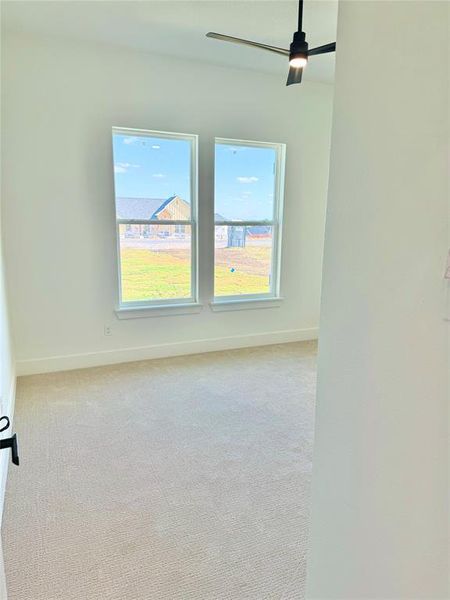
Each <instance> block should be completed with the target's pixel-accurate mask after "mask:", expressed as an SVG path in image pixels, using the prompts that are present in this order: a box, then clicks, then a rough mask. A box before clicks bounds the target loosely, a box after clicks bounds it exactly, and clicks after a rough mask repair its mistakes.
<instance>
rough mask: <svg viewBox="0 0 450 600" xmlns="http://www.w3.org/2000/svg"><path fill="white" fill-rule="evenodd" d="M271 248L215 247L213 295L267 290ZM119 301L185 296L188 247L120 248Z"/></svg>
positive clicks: (187, 274)
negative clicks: (157, 248)
mask: <svg viewBox="0 0 450 600" xmlns="http://www.w3.org/2000/svg"><path fill="white" fill-rule="evenodd" d="M270 252H271V249H270V247H267V246H253V247H252V246H247V247H246V248H219V249H217V250H216V272H215V281H214V286H215V295H216V296H226V295H232V294H258V293H265V292H268V291H269V277H268V274H269V272H270ZM121 268H122V300H123V302H133V301H137V300H148V299H154V300H156V299H159V298H161V299H163V298H165V299H166V298H188V297H189V296H190V278H191V269H190V262H189V251H188V250H161V251H157V252H154V251H151V250H147V249H142V248H126V247H125V248H122V251H121Z"/></svg>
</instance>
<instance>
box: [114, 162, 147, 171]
mask: <svg viewBox="0 0 450 600" xmlns="http://www.w3.org/2000/svg"><path fill="white" fill-rule="evenodd" d="M140 166H141V165H135V164H133V163H123V162H120V163H116V164H115V165H114V173H126V172H127V171H128V169H131V168H133V169H139V168H140Z"/></svg>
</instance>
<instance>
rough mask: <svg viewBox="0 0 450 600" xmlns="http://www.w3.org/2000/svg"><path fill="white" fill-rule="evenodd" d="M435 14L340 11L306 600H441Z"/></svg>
mask: <svg viewBox="0 0 450 600" xmlns="http://www.w3.org/2000/svg"><path fill="white" fill-rule="evenodd" d="M448 7H449V5H448V4H447V3H446V2H407V1H405V2H397V1H393V2H388V1H386V2H359V1H356V2H347V1H344V2H341V5H340V15H339V23H338V53H337V71H336V84H335V104H334V115H335V118H334V124H333V133H332V150H331V165H330V185H329V196H328V210H327V222H326V233H325V253H324V273H323V294H322V315H321V321H320V339H319V373H318V399H317V416H316V449H315V458H314V475H313V480H314V482H313V499H312V530H311V552H310V560H309V575H308V592H307V598H309V599H313V598H316V599H317V598H320V599H325V598H326V599H331V598H340V599H344V598H345V599H346V600H351V599H356V598H357V599H358V600H359V599H361V598H366V599H368V598H371V599H376V600H387V599H390V600H393V599H400V598H403V599H409V600H411V599H413V598H427V599H428V600H430V599H432V598H448V597H449V590H448V587H447V585H448V584H447V573H448V562H447V558H448V557H447V551H448V546H447V543H448V537H447V534H448V523H449V518H448V517H449V515H448V494H447V476H448V462H447V461H448V453H447V439H448V438H447V436H448V407H447V399H448V388H447V368H448V363H447V362H446V356H447V348H446V333H447V329H448V322H445V321H444V314H445V285H446V284H444V282H443V280H442V277H443V272H444V265H445V258H446V254H447V248H448V207H447V202H448V164H447V158H448V135H449V130H448V83H449V80H448V59H449V52H448V29H447V25H448V24H447V11H448Z"/></svg>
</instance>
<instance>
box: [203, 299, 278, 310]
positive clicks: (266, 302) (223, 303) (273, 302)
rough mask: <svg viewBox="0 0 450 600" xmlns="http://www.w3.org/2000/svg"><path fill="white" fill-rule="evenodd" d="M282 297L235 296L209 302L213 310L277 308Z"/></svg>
mask: <svg viewBox="0 0 450 600" xmlns="http://www.w3.org/2000/svg"><path fill="white" fill-rule="evenodd" d="M282 302H283V298H281V297H276V298H247V299H244V298H236V299H234V298H233V299H227V300H214V302H210V304H209V305H210V307H211V310H212V311H214V312H223V311H227V310H249V309H259V308H278V307H280V306H281V303H282Z"/></svg>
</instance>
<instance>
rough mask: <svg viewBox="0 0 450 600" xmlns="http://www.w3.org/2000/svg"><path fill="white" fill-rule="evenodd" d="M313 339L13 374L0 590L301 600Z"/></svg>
mask: <svg viewBox="0 0 450 600" xmlns="http://www.w3.org/2000/svg"><path fill="white" fill-rule="evenodd" d="M315 355H316V345H315V343H313V342H304V343H294V344H283V345H277V346H266V347H261V348H252V349H244V350H233V351H227V352H216V353H210V354H201V355H196V356H189V357H179V358H170V359H164V360H155V361H146V362H138V363H131V364H123V365H116V366H110V367H99V368H95V369H84V370H78V371H70V372H64V373H54V374H50V375H36V376H31V377H23V378H20V379H19V381H18V389H17V401H16V419H15V424H16V430H17V432H18V434H19V439H20V450H21V456H20V458H21V466H20V468H18V469H16V468H11V469H10V478H9V485H8V491H7V498H6V511H5V515H4V521H3V552H4V554H5V568H6V575H7V582H8V588H9V600H72V599H73V600H75V599H76V600H97V599H99V600H288V599H289V600H300V599H301V598H303V597H304V594H303V590H304V579H305V552H306V545H307V521H308V504H309V486H310V475H311V453H312V436H313V417H314V395H315Z"/></svg>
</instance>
